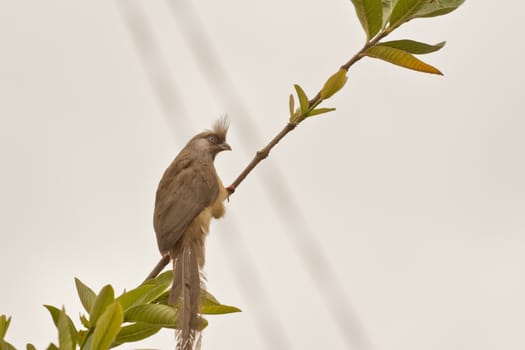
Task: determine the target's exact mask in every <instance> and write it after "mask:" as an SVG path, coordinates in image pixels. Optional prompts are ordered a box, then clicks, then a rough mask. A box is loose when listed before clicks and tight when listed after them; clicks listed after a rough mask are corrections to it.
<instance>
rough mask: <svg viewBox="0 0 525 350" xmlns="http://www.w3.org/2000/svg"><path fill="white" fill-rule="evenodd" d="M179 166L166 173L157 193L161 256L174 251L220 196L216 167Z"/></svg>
mask: <svg viewBox="0 0 525 350" xmlns="http://www.w3.org/2000/svg"><path fill="white" fill-rule="evenodd" d="M181 161H184V160H181ZM174 163H177V160H175V162H174ZM174 165H175V164H174ZM176 165H177V166H173V167H172V166H170V167H169V168H168V169H167V170H166V172H165V173H164V176H163V177H162V179H161V181H160V183H159V188H158V189H157V198H156V201H155V212H154V219H153V225H154V228H155V233H156V234H157V243H158V246H159V250H160V252H161V254H165V253H167V252H169V251H170V250H171V249H173V247H174V246H175V244H176V243H177V241H178V240H179V239H180V237H181V236H182V234H183V233H184V231H185V230H186V229H187V228H188V226H189V225H190V223H191V222H192V220H193V219H194V218H195V217H197V215H199V214H200V213H201V211H202V210H203V209H204V208H206V207H207V206H208V205H209V204H210V203H212V202H213V201H214V200H215V198H216V197H217V194H218V192H219V186H218V183H217V178H216V175H215V169H214V168H213V165H212V164H203V163H200V162H198V161H189V160H188V161H187V162H186V163H185V164H184V166H181V162H179V163H178V164H176Z"/></svg>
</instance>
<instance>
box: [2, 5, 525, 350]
mask: <svg viewBox="0 0 525 350" xmlns="http://www.w3.org/2000/svg"><path fill="white" fill-rule="evenodd" d="M188 2H190V1H189V0H185V1H182V0H179V1H172V2H166V1H147V2H140V3H139V2H138V1H136V0H120V1H119V0H117V1H101V0H92V1H84V2H81V1H66V0H52V1H39V2H37V1H23V0H19V1H3V2H0V43H1V46H0V57H1V58H0V116H1V125H0V157H1V158H0V160H1V166H2V175H1V180H2V181H0V211H1V213H2V214H1V220H0V248H1V250H0V276H1V278H2V282H1V288H0V314H7V315H11V316H12V317H13V319H12V322H11V328H10V330H9V332H8V335H7V340H9V341H10V342H12V343H13V344H14V345H16V346H17V347H19V348H24V347H25V344H26V343H27V342H33V343H34V344H35V345H36V346H37V347H38V348H44V347H45V346H47V345H48V344H49V342H51V341H53V342H57V335H56V331H55V328H54V325H53V323H52V321H51V318H50V316H49V315H48V313H47V311H46V310H45V309H44V308H43V307H42V305H43V304H52V305H56V306H61V305H65V307H66V310H67V311H68V313H69V314H70V315H71V316H72V317H73V318H74V321H75V322H76V324H77V325H78V324H79V322H78V317H77V315H78V314H79V312H81V311H82V309H81V305H80V302H79V301H78V298H77V295H76V291H75V287H74V281H73V278H74V277H78V278H80V279H81V280H82V281H84V282H85V283H86V284H87V285H89V286H91V287H92V288H93V289H94V290H97V291H98V290H100V288H101V287H102V286H104V285H105V284H107V283H111V284H112V285H113V286H114V287H115V289H116V291H117V292H121V291H122V290H123V289H124V288H127V289H130V288H133V287H134V286H136V285H137V284H139V283H140V282H141V281H142V280H143V279H144V277H145V276H146V275H147V273H148V272H149V270H150V269H151V268H152V267H153V265H154V264H155V263H156V262H157V260H158V258H159V253H158V251H157V246H156V242H155V237H154V236H155V235H154V232H153V227H152V213H153V204H154V195H155V191H156V187H157V184H158V181H159V179H160V177H161V176H162V173H163V171H164V169H165V168H166V167H167V166H168V165H169V163H170V162H171V161H172V159H173V158H174V157H175V155H176V154H177V152H178V151H179V150H180V149H181V147H182V146H184V144H185V143H186V141H187V140H188V139H189V138H190V137H191V136H193V135H194V134H195V133H197V132H200V131H201V130H202V129H205V128H209V127H210V126H211V124H212V123H213V121H214V120H215V119H216V118H217V117H218V116H220V115H221V114H222V113H225V112H227V113H228V114H229V116H230V119H231V128H230V134H229V143H230V144H231V145H232V147H233V151H232V152H228V153H222V154H220V155H219V156H218V158H217V160H216V167H217V169H218V173H219V175H220V176H221V177H222V179H223V182H224V183H225V184H228V183H231V182H232V181H233V179H234V178H235V177H236V176H237V175H238V173H239V172H240V171H241V170H242V168H243V167H245V166H246V164H247V163H248V161H249V159H250V158H251V157H252V156H253V154H254V153H255V151H256V150H257V149H259V148H261V147H262V146H263V145H264V144H265V143H266V142H267V141H268V140H270V138H272V137H273V136H274V135H275V134H276V133H277V132H278V131H279V130H280V129H281V128H282V127H283V126H284V124H285V123H286V121H287V114H288V95H289V94H290V93H291V92H292V91H293V84H294V83H299V84H301V86H303V88H304V89H305V90H306V92H307V93H308V94H310V95H311V96H313V95H314V94H315V93H316V92H317V91H318V89H319V88H320V87H321V86H322V84H323V82H324V80H325V79H326V78H327V77H328V76H329V75H330V74H331V73H333V72H335V71H336V70H337V69H338V67H339V66H340V65H341V64H343V63H344V62H346V61H347V60H348V59H349V57H350V56H351V55H352V54H353V53H355V52H356V51H357V50H358V49H359V48H360V47H361V46H362V44H363V40H364V36H363V33H362V30H361V28H360V26H359V23H358V21H357V18H356V16H355V14H354V10H353V7H352V5H351V2H350V1H345V0H331V1H299V0H285V1H277V0H270V1H263V2H261V1H240V0H223V1H220V2H217V1H210V0H208V1H198V2H194V4H193V5H192V6H189V7H188V6H187V3H188ZM184 4H186V5H184ZM524 12H525V5H523V4H522V3H521V2H518V1H507V2H505V6H503V5H502V4H501V2H497V1H474V0H470V1H467V2H466V3H465V4H464V5H463V6H462V7H461V8H460V9H459V10H457V11H456V12H454V13H452V14H450V15H447V16H444V17H438V18H433V19H424V20H416V21H414V22H411V23H409V24H407V25H405V26H403V27H402V28H401V29H400V30H399V31H397V32H394V34H393V35H392V38H396V39H414V40H419V41H424V42H428V43H431V44H435V43H437V42H440V41H443V40H446V41H447V45H446V46H445V47H444V49H442V50H441V51H439V52H437V53H434V54H430V55H428V56H423V57H422V58H423V59H424V60H425V61H427V62H429V63H431V64H433V65H435V66H437V67H438V68H439V69H440V70H441V71H442V72H443V73H444V76H443V77H440V76H432V75H426V74H422V73H417V72H413V71H409V70H405V69H402V68H399V67H396V66H392V65H389V64H387V63H384V62H381V61H377V60H373V59H364V60H362V61H360V62H358V63H357V64H356V65H355V66H354V67H353V68H352V69H351V71H350V73H349V80H348V83H347V85H346V87H345V88H344V90H342V91H341V92H340V93H339V94H338V95H336V96H335V97H334V98H333V99H331V100H330V101H327V103H326V106H327V107H337V111H336V112H333V113H330V114H326V115H323V116H320V117H318V118H312V119H311V120H307V121H305V122H304V123H303V124H301V125H300V127H299V128H297V129H296V130H295V131H294V132H292V133H291V134H289V135H288V136H287V137H286V138H285V139H284V140H283V141H282V143H280V144H279V145H278V146H277V147H276V148H275V150H274V151H273V152H272V153H271V155H270V158H269V159H268V160H266V161H265V163H263V164H261V165H260V166H259V167H258V168H257V169H255V171H254V172H253V173H252V174H250V176H249V177H248V178H247V179H246V181H245V182H243V183H242V185H241V186H240V187H239V189H238V191H237V192H236V193H235V195H234V196H233V197H232V199H231V201H230V202H229V203H227V217H226V218H225V219H224V220H221V221H217V222H214V223H213V224H212V229H211V233H210V236H209V238H208V240H207V265H206V272H207V275H208V289H209V290H210V291H211V292H212V293H213V294H214V295H215V296H216V297H217V298H218V299H219V300H221V301H222V302H224V303H227V304H232V305H236V306H238V307H240V308H241V309H242V310H243V312H242V313H239V314H231V315H226V316H211V317H209V321H210V322H209V327H208V328H207V329H206V330H205V332H204V340H203V349H254V350H259V349H279V348H281V349H347V348H352V349H362V350H420V349H425V350H442V349H447V350H456V349H457V350H464V349H477V350H489V349H491V350H492V349H505V350H513V349H516V350H517V349H523V348H525V338H524V337H523V334H524V331H525V316H524V315H525V301H524V300H525V299H524V298H523V296H524V295H525V254H524V253H523V252H524V247H525V237H524V234H525V181H524V179H525V162H524V159H523V158H524V156H523V153H524V149H525V137H524V135H525V108H524V107H523V102H524V97H525V95H524V91H523V82H524V77H525V74H524V72H523V56H524V53H525V44H524V43H523V40H522V38H523V36H524V35H525V29H524V27H523V25H522V23H523V21H522V18H521V17H522V14H523V13H524ZM201 34H202V35H204V36H202V35H201ZM207 45H209V46H210V47H208V46H207ZM210 48H211V51H210ZM312 247H314V248H315V249H314V250H309V249H311V248H312ZM323 262H326V264H324V263H323ZM173 344H174V339H173V332H172V331H168V330H166V331H162V332H161V333H159V334H158V335H156V336H154V337H152V338H151V339H148V340H147V341H144V342H141V343H138V344H127V345H124V346H122V348H124V349H132V348H145V347H149V348H158V349H169V348H172V347H173Z"/></svg>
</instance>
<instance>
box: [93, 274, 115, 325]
mask: <svg viewBox="0 0 525 350" xmlns="http://www.w3.org/2000/svg"><path fill="white" fill-rule="evenodd" d="M114 300H115V292H114V291H113V287H111V285H109V284H108V285H106V286H104V287H103V288H102V289H101V290H100V292H99V293H98V295H97V297H96V299H95V302H94V303H93V307H92V309H91V313H90V315H89V323H90V324H91V325H96V323H97V320H98V318H99V317H100V315H102V313H103V312H104V311H105V310H106V307H107V306H108V305H110V304H111V303H113V301H114Z"/></svg>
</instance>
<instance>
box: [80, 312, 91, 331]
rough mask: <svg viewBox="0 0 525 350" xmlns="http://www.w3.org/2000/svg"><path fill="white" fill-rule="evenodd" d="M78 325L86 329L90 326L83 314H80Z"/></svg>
mask: <svg viewBox="0 0 525 350" xmlns="http://www.w3.org/2000/svg"><path fill="white" fill-rule="evenodd" d="M80 323H82V325H83V326H84V327H86V328H91V324H90V323H89V320H88V319H87V318H86V316H85V315H84V314H80Z"/></svg>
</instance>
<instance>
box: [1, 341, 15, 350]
mask: <svg viewBox="0 0 525 350" xmlns="http://www.w3.org/2000/svg"><path fill="white" fill-rule="evenodd" d="M0 350H16V348H15V347H14V346H13V345H11V344H10V343H8V342H6V341H5V340H4V339H0Z"/></svg>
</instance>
